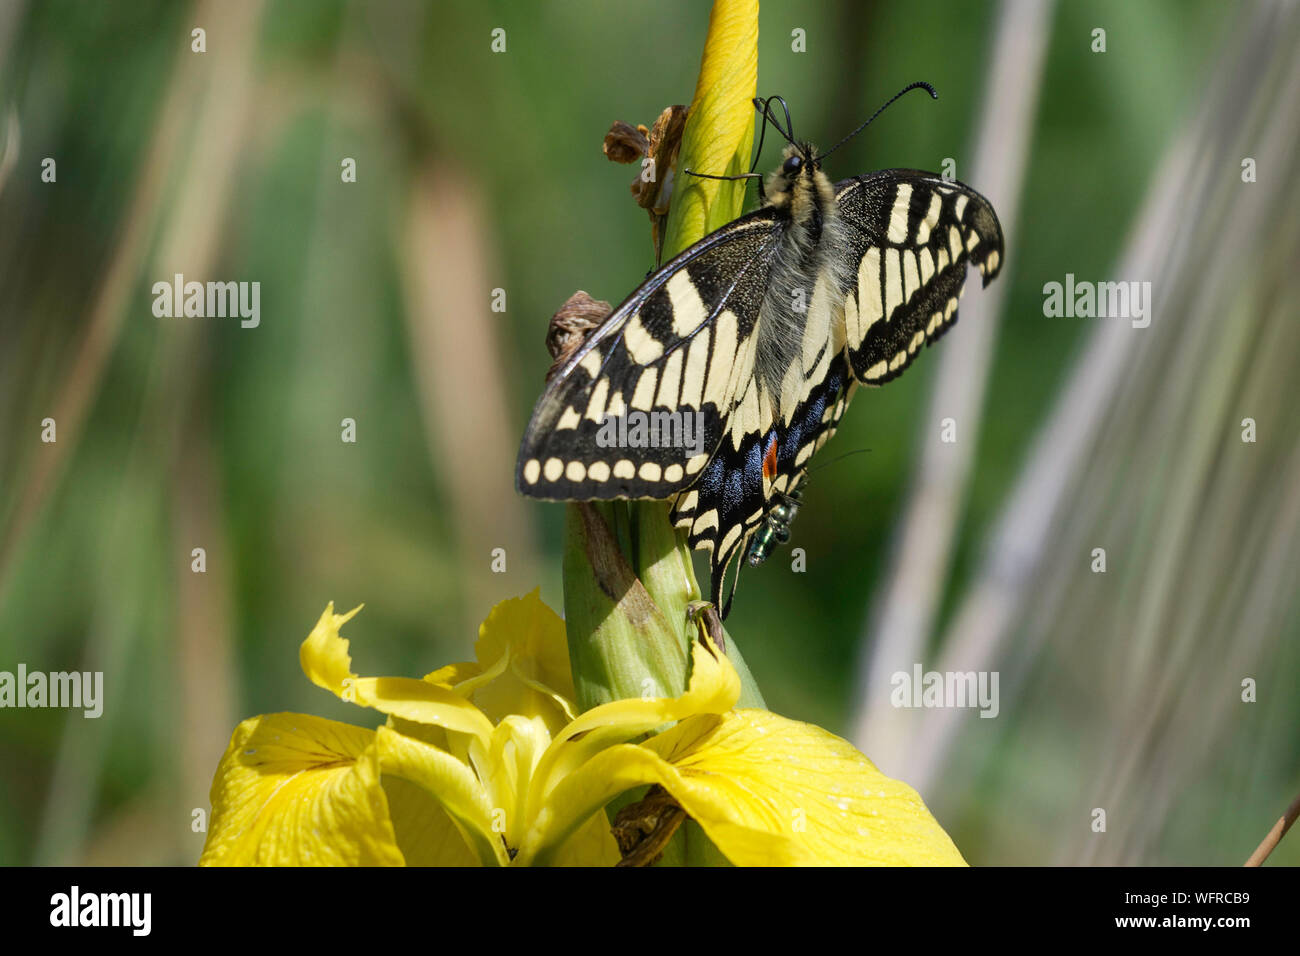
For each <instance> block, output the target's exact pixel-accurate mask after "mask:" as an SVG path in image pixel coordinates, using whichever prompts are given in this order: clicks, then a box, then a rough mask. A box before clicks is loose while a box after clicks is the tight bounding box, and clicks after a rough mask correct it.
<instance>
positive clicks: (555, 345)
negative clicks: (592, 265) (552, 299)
mask: <svg viewBox="0 0 1300 956" xmlns="http://www.w3.org/2000/svg"><path fill="white" fill-rule="evenodd" d="M612 311H613V306H611V305H610V304H609V303H608V302H605V301H603V300H601V299H593V298H592V297H591V296H589V295H588V294H587V293H586V292H583V291H582V290H581V289H579V290H578V291H577V292H575V293H573V295H571V296H569V299H568V301H567V302H565V303H564V305H562V306H560V308H559V311H557V312H556V313H555V314H554V315H553V316H551V324H550V326H549V327H548V328H547V330H546V349H547V351H549V352H550V353H551V358H553V359H555V362H554V363H553V364H552V365H551V368H550V370H549V371H548V372H547V373H546V380H547V381H548V382H549V381H550V380H551V376H553V375H554V374H555V373H556V372H558V371H559V370H560V367H561V366H562V365H564V363H565V362H567V361H568V360H569V357H570V356H571V355H573V353H574V352H576V351H577V350H578V349H579V348H581V347H582V343H583V342H585V341H587V336H589V335H590V334H591V333H592V332H593V331H595V329H596V328H597V327H598V326H599V325H600V323H602V322H604V321H605V319H606V317H608V315H609V313H610V312H612Z"/></svg>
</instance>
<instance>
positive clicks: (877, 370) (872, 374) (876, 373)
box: [866, 361, 889, 382]
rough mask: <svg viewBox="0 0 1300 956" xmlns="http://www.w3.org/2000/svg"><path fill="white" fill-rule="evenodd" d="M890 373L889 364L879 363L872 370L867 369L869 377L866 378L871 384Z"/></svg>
mask: <svg viewBox="0 0 1300 956" xmlns="http://www.w3.org/2000/svg"><path fill="white" fill-rule="evenodd" d="M888 371H889V365H888V364H886V363H885V362H884V361H880V362H877V363H876V364H875V365H873V366H871V368H869V369H867V376H866V377H867V381H869V382H870V381H874V380H875V379H878V378H881V377H883V376H884V374H885V373H886V372H888Z"/></svg>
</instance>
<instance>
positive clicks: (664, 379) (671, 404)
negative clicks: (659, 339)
mask: <svg viewBox="0 0 1300 956" xmlns="http://www.w3.org/2000/svg"><path fill="white" fill-rule="evenodd" d="M684 355H685V352H684V351H683V350H682V349H677V350H676V351H675V352H673V354H672V355H670V356H668V362H667V363H666V364H665V365H664V367H663V369H664V371H663V375H662V376H661V380H660V382H659V397H658V398H656V399H655V404H656V405H662V406H663V407H664V408H676V407H677V392H678V389H680V388H681V384H682V361H683V356H684Z"/></svg>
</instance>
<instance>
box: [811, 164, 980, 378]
mask: <svg viewBox="0 0 1300 956" xmlns="http://www.w3.org/2000/svg"><path fill="white" fill-rule="evenodd" d="M835 200H836V204H837V206H838V208H839V212H840V216H841V217H842V219H843V221H844V223H845V224H846V225H847V226H848V227H849V228H848V229H847V230H846V232H847V236H848V243H849V245H850V247H851V253H852V263H853V266H854V267H855V268H854V269H853V270H852V273H851V275H850V278H849V286H850V288H848V289H846V290H845V307H844V325H845V336H846V338H847V341H848V355H849V363H850V365H851V366H852V368H853V374H854V375H855V376H856V377H857V379H858V380H859V381H861V382H865V383H867V384H869V385H881V384H884V383H885V382H888V381H889V380H891V379H893V378H897V377H898V376H899V375H901V374H902V373H903V371H904V370H905V369H906V368H907V366H908V365H910V364H911V363H912V360H913V359H914V358H915V357H916V355H917V353H918V352H919V351H920V349H921V346H922V345H932V344H933V343H934V342H935V340H936V339H938V338H939V337H940V336H942V335H943V334H944V332H946V331H947V330H948V329H949V328H951V327H952V325H953V323H955V322H956V321H957V300H958V298H960V296H961V292H962V286H963V284H964V283H965V281H966V265H967V263H973V264H974V265H976V266H977V267H978V268H979V270H980V273H981V274H982V275H983V278H984V284H985V285H988V284H989V283H990V282H991V281H992V280H993V278H994V277H995V276H996V275H997V274H998V272H999V271H1000V270H1001V268H1002V255H1003V252H1002V227H1001V225H1000V224H999V223H998V217H997V214H996V213H995V212H994V211H993V207H992V205H990V204H989V201H988V200H987V199H985V198H984V197H983V196H981V195H980V194H979V193H977V192H975V190H973V189H971V188H970V187H969V186H967V185H965V184H964V183H960V182H957V181H955V180H945V179H942V178H941V177H938V176H935V175H933V174H932V173H925V172H921V171H919V170H914V169H887V170H882V171H881V172H878V173H872V174H870V175H867V176H857V177H855V178H853V179H846V180H844V181H842V182H840V183H837V184H836V185H835Z"/></svg>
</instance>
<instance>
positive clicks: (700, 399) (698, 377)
mask: <svg viewBox="0 0 1300 956" xmlns="http://www.w3.org/2000/svg"><path fill="white" fill-rule="evenodd" d="M708 370H709V330H708V329H701V330H700V332H699V334H698V335H696V336H695V338H694V339H692V340H691V347H690V349H689V350H688V351H687V353H686V373H685V377H684V378H683V380H682V398H681V403H682V404H683V405H686V406H688V407H690V408H700V407H701V406H703V404H704V378H705V375H706V374H707V372H708Z"/></svg>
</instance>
